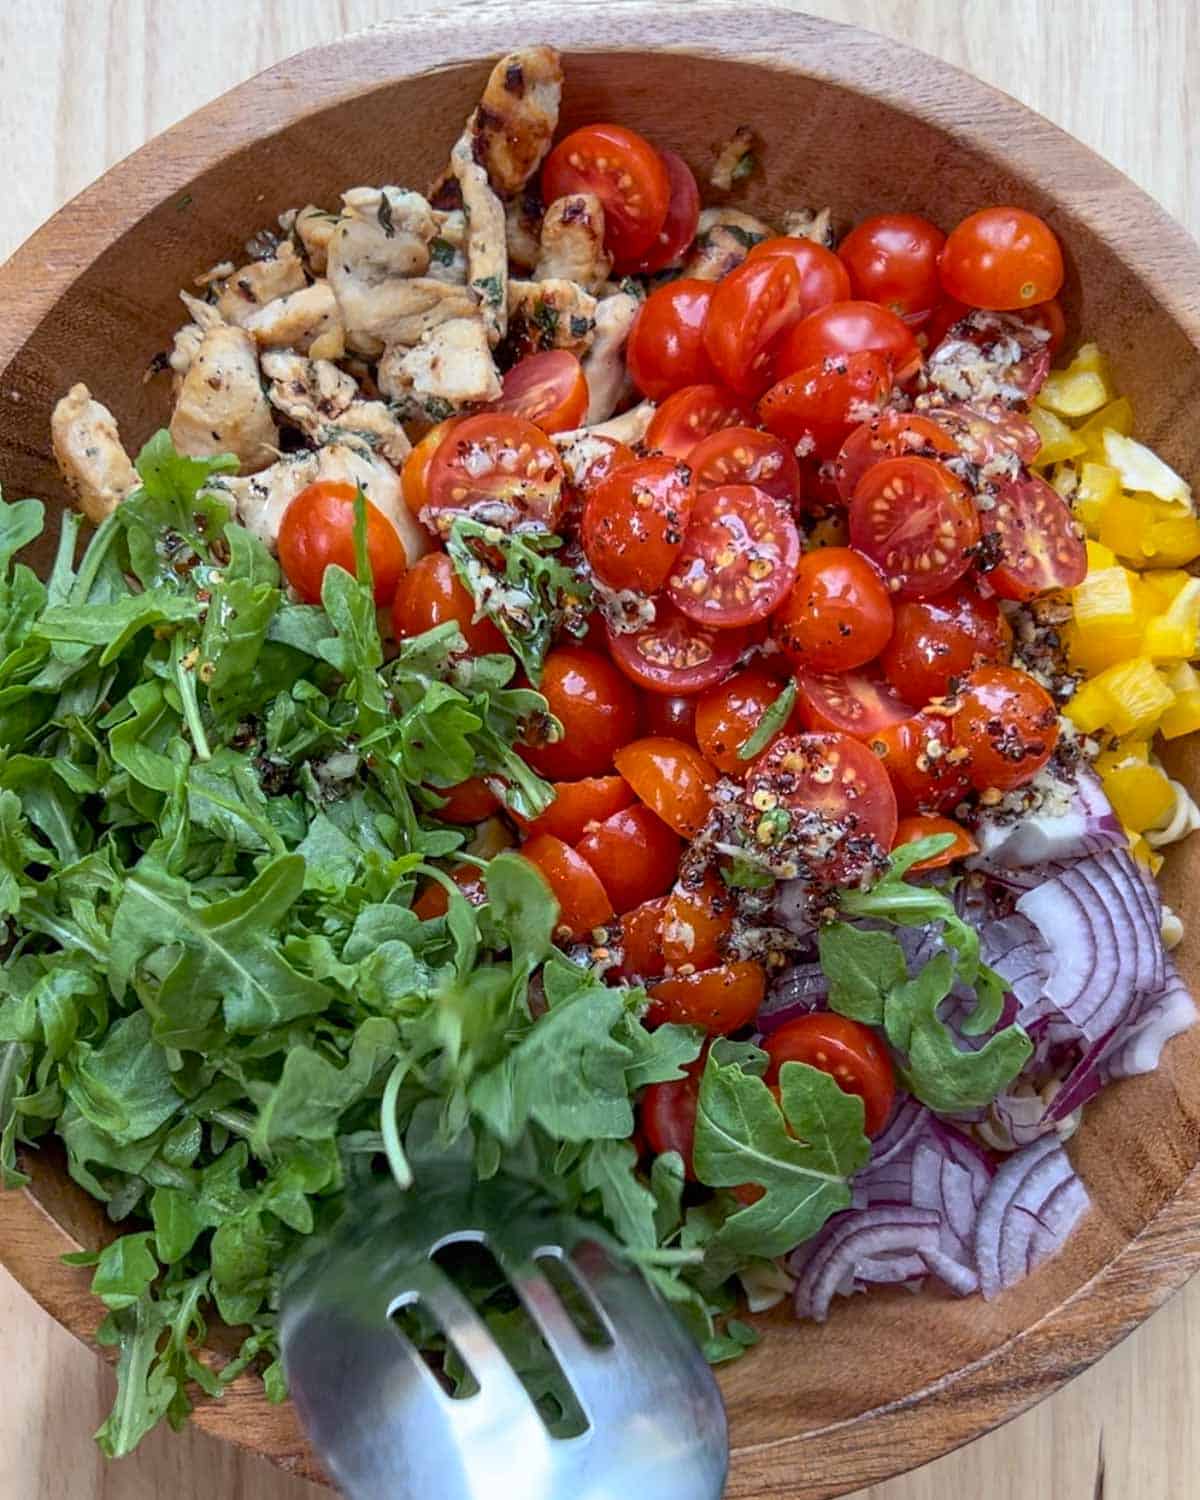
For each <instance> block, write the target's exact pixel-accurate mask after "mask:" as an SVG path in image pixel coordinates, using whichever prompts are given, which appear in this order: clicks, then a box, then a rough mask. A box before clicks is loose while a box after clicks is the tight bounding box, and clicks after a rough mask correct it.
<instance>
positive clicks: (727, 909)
mask: <svg viewBox="0 0 1200 1500" xmlns="http://www.w3.org/2000/svg"><path fill="white" fill-rule="evenodd" d="M733 911H734V901H733V897H732V895H731V894H730V891H729V887H728V886H727V885H726V884H725V882H724V881H723V880H722V879H721V877H720V876H719V875H718V874H716V872H715V871H713V870H709V871H708V872H707V873H706V874H705V876H704V879H703V880H702V881H701V882H700V884H699V885H694V886H692V885H685V884H684V883H683V882H682V881H676V883H675V888H674V890H672V892H671V894H670V895H669V896H668V897H667V904H666V909H665V910H664V912H663V917H662V951H663V958H664V960H665V961H666V964H667V967H668V968H670V969H673V970H674V971H675V973H677V974H678V973H681V972H684V971H686V972H688V973H691V972H693V971H695V970H700V969H711V968H712V967H713V965H714V964H719V963H720V962H721V960H722V959H723V958H724V956H725V955H724V952H723V943H724V939H725V936H726V934H727V933H728V932H729V930H730V928H732V926H733Z"/></svg>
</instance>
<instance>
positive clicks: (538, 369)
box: [491, 349, 588, 432]
mask: <svg viewBox="0 0 1200 1500" xmlns="http://www.w3.org/2000/svg"><path fill="white" fill-rule="evenodd" d="M587 407H588V385H587V378H586V376H585V375H584V373H583V366H582V365H581V364H580V363H579V360H578V359H577V358H576V356H575V355H574V354H572V353H571V352H570V350H569V349H544V350H542V352H541V353H539V354H529V355H526V357H525V358H524V359H522V360H519V361H518V362H517V363H516V364H515V365H513V367H512V369H511V370H509V372H508V373H507V374H506V375H505V377H504V381H503V384H502V387H501V391H500V399H499V400H498V401H494V402H493V403H492V408H491V409H492V410H493V411H506V412H508V413H510V414H511V415H512V416H514V417H523V418H524V419H525V421H526V422H532V423H533V425H534V426H535V427H539V428H541V430H542V431H543V432H567V431H569V430H570V429H571V428H572V427H578V426H579V424H580V422H582V421H583V419H584V417H585V416H586V415H587Z"/></svg>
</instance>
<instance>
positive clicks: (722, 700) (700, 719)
mask: <svg viewBox="0 0 1200 1500" xmlns="http://www.w3.org/2000/svg"><path fill="white" fill-rule="evenodd" d="M782 692H783V680H782V679H781V678H780V677H778V676H777V675H776V674H775V673H774V672H773V671H772V670H771V669H770V668H769V667H767V666H764V665H763V664H762V663H760V662H752V663H751V664H750V666H748V667H745V668H744V669H743V670H742V671H740V672H736V673H734V675H733V676H732V677H728V678H726V680H725V681H724V682H722V683H719V684H718V685H717V686H716V687H712V688H709V690H708V691H707V692H706V693H703V694H702V695H701V697H700V698H699V699H698V700H697V703H696V739H697V741H698V742H699V745H700V748H701V750H703V751H704V754H705V756H706V757H707V758H708V760H709V761H710V762H711V763H712V764H713V765H714V766H716V768H717V770H718V771H722V772H724V774H725V775H726V776H737V777H739V778H740V777H742V776H745V774H746V772H747V771H748V770H749V769H750V765H751V762H750V760H748V759H747V760H743V759H742V758H741V756H739V755H738V750H739V749H740V748H741V746H742V745H744V744H745V743H746V741H747V740H748V739H749V738H750V736H751V735H752V734H753V733H754V731H755V730H756V729H757V728H758V726H759V724H760V723H761V722H762V716H763V714H765V713H766V711H767V709H769V708H770V707H771V705H772V704H773V703H774V702H775V700H776V699H777V698H778V697H779V695H780V693H782ZM785 727H786V726H785ZM781 733H782V731H781ZM770 743H772V744H773V743H774V741H771V742H770ZM763 748H764V749H766V748H767V747H766V746H764V747H763Z"/></svg>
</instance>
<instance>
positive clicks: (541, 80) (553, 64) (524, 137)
mask: <svg viewBox="0 0 1200 1500" xmlns="http://www.w3.org/2000/svg"><path fill="white" fill-rule="evenodd" d="M562 85H563V72H562V62H561V60H560V58H559V55H558V53H557V52H556V51H555V50H554V48H553V47H523V48H522V49H521V50H520V51H518V52H510V53H509V54H508V55H507V57H502V58H501V59H500V61H499V62H498V63H497V64H496V66H495V67H494V68H493V69H492V72H491V76H490V77H489V78H488V81H487V86H486V87H485V88H484V91H483V97H482V98H481V99H480V101H479V104H478V105H477V106H476V108H475V110H474V111H473V112H472V114H471V117H470V119H469V120H468V121H467V126H466V130H465V131H464V133H463V136H464V140H465V141H466V148H467V151H468V152H469V154H470V156H471V158H472V159H473V160H474V161H477V162H479V163H480V165H481V166H482V167H483V168H484V170H485V171H486V172H487V175H488V181H489V182H490V183H491V185H492V187H493V189H494V190H495V191H496V192H497V193H499V195H500V196H501V197H502V198H513V197H515V196H516V195H517V194H518V193H519V192H520V191H521V189H522V188H523V187H524V186H525V184H526V183H527V182H528V181H529V180H530V178H531V177H532V176H533V174H534V173H535V172H536V171H537V169H538V168H539V167H540V166H541V164H542V161H543V159H544V157H545V155H546V152H547V151H549V149H550V142H551V140H553V138H554V132H555V130H556V129H557V128H558V109H559V105H560V103H561V102H562ZM455 175H456V176H457V175H458V174H457V172H456V173H455Z"/></svg>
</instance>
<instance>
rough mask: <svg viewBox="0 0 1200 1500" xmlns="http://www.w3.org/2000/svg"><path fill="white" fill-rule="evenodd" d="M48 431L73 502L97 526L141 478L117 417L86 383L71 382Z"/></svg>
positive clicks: (56, 408) (55, 410)
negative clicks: (125, 445)
mask: <svg viewBox="0 0 1200 1500" xmlns="http://www.w3.org/2000/svg"><path fill="white" fill-rule="evenodd" d="M50 437H51V442H52V443H53V446H54V457H55V461H56V462H57V464H58V469H59V473H60V474H61V475H62V477H63V479H64V480H65V481H66V484H67V488H68V489H69V490H70V491H71V494H72V495H73V496H74V498H75V503H76V505H78V507H79V509H80V510H81V511H82V512H83V513H84V515H85V516H86V517H87V518H88V520H89V521H92V522H94V523H95V524H96V525H97V526H98V525H99V524H100V522H101V521H103V520H104V518H105V516H107V515H109V514H111V512H112V511H114V510H115V509H116V508H117V506H118V505H119V504H120V503H121V501H122V500H124V498H125V496H126V495H128V494H131V493H132V492H133V491H134V490H135V489H137V487H138V485H139V484H140V483H141V480H140V479H139V478H138V474H137V470H136V469H135V468H134V467H133V464H132V463H131V462H130V459H129V454H128V453H126V452H125V449H124V447H123V445H122V443H121V434H120V433H119V432H118V430H117V422H116V418H115V417H114V416H113V414H112V412H110V411H109V409H108V407H107V406H103V405H101V403H100V402H99V401H97V400H95V399H94V397H93V396H92V393H91V391H89V390H88V388H87V386H86V385H83V384H79V385H73V386H72V387H71V389H70V390H69V391H68V392H67V394H66V395H65V396H63V397H62V399H61V400H60V401H59V403H58V405H57V406H56V407H55V408H54V414H53V415H52V416H51V418H50Z"/></svg>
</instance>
